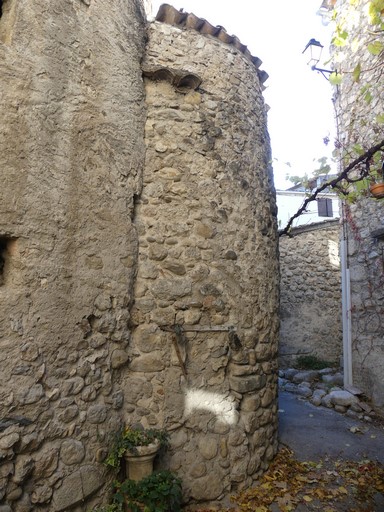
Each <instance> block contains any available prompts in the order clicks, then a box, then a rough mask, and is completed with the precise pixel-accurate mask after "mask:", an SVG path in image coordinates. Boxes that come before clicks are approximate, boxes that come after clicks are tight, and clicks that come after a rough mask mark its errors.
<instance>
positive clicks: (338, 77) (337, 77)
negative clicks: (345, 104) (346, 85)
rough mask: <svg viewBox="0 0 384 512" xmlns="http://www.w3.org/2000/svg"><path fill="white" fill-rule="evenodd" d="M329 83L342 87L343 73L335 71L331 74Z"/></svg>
mask: <svg viewBox="0 0 384 512" xmlns="http://www.w3.org/2000/svg"><path fill="white" fill-rule="evenodd" d="M329 81H330V82H331V84H332V85H340V84H341V82H342V81H343V75H342V74H341V73H336V71H335V72H333V73H331V74H330V76H329Z"/></svg>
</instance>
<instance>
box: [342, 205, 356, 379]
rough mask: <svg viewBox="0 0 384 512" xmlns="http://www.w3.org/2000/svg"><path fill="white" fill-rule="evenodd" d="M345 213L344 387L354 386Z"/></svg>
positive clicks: (343, 237)
mask: <svg viewBox="0 0 384 512" xmlns="http://www.w3.org/2000/svg"><path fill="white" fill-rule="evenodd" d="M342 213H343V217H342V218H343V221H342V222H343V236H342V238H341V242H340V264H341V300H342V325H343V366H344V386H351V385H352V384H353V377H352V319H351V281H350V273H349V267H348V239H347V230H346V226H345V222H346V219H345V212H344V204H342Z"/></svg>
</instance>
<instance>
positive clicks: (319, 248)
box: [279, 221, 342, 367]
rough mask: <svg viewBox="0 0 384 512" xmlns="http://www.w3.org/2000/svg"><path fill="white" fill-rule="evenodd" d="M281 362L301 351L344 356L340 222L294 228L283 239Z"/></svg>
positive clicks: (333, 358)
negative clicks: (290, 235) (290, 233)
mask: <svg viewBox="0 0 384 512" xmlns="http://www.w3.org/2000/svg"><path fill="white" fill-rule="evenodd" d="M280 272H281V290H280V293H281V295H280V319H281V324H280V349H279V359H280V365H281V367H287V366H292V365H293V364H294V361H295V359H296V358H297V356H299V355H309V354H310V355H316V356H317V357H319V358H321V359H324V360H327V361H335V362H339V361H340V358H341V355H342V326H341V273H340V262H339V223H338V221H330V222H325V223H321V224H314V225H309V226H305V227H301V228H295V229H293V230H292V237H287V236H284V237H281V238H280Z"/></svg>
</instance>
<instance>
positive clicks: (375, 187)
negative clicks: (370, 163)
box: [369, 182, 384, 199]
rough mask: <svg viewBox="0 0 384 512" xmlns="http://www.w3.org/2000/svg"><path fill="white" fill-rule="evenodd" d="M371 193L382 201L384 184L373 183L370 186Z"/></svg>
mask: <svg viewBox="0 0 384 512" xmlns="http://www.w3.org/2000/svg"><path fill="white" fill-rule="evenodd" d="M369 191H370V193H371V195H372V196H373V197H375V198H376V199H380V198H382V197H384V182H380V183H372V184H371V185H370V186H369Z"/></svg>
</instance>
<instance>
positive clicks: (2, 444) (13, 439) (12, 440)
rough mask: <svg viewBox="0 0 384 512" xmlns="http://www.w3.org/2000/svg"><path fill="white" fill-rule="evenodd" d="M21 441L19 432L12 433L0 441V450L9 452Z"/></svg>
mask: <svg viewBox="0 0 384 512" xmlns="http://www.w3.org/2000/svg"><path fill="white" fill-rule="evenodd" d="M19 439H20V434H19V433H18V432H10V433H9V434H6V435H4V437H2V438H1V439H0V450H8V449H9V448H12V446H13V445H14V444H16V443H17V441H18V440H19Z"/></svg>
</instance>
